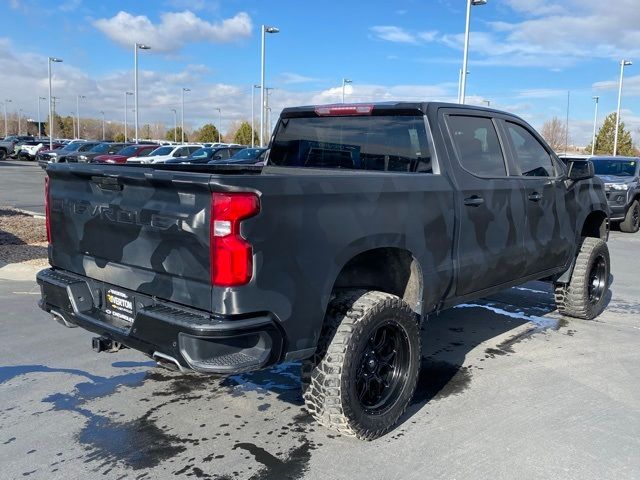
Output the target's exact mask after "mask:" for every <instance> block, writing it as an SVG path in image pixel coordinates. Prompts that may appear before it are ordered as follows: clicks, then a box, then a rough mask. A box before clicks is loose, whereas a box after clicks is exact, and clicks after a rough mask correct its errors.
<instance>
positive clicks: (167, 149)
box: [127, 145, 202, 163]
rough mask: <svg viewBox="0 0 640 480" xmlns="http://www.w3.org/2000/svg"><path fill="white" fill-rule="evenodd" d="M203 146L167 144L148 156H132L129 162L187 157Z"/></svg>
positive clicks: (163, 160) (152, 161) (156, 161)
mask: <svg viewBox="0 0 640 480" xmlns="http://www.w3.org/2000/svg"><path fill="white" fill-rule="evenodd" d="M201 148H202V147H201V146H200V145H165V146H162V147H158V148H157V149H155V150H154V151H153V152H151V153H150V154H149V155H147V156H146V157H136V158H131V159H129V160H127V163H164V162H166V161H167V160H171V159H174V158H186V157H188V156H189V155H191V154H192V153H193V152H195V151H197V150H200V149H201Z"/></svg>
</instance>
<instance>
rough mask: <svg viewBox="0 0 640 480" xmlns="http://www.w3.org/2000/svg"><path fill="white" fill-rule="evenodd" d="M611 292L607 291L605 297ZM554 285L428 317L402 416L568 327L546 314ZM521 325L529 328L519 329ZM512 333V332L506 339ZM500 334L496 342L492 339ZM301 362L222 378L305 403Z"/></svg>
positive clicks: (534, 285)
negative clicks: (528, 342) (521, 346)
mask: <svg viewBox="0 0 640 480" xmlns="http://www.w3.org/2000/svg"><path fill="white" fill-rule="evenodd" d="M610 297H611V292H610V291H609V292H608V299H610ZM555 309H556V307H555V303H554V298H553V291H552V287H551V285H550V284H548V283H544V282H530V283H528V284H526V285H523V286H520V287H514V288H511V289H508V290H505V291H503V292H500V293H498V294H496V295H493V296H491V297H488V298H485V299H482V300H479V301H477V302H473V303H467V304H462V305H459V306H457V307H454V308H451V309H448V310H445V311H443V312H440V313H439V314H437V315H430V316H429V318H428V319H427V320H426V321H425V322H424V324H423V326H422V369H421V374H420V378H419V381H418V386H417V389H416V393H415V395H414V398H413V400H412V404H411V407H410V408H409V409H408V412H407V414H406V415H405V421H406V418H408V417H410V416H411V415H413V414H414V413H416V412H417V411H418V410H419V409H420V408H421V407H422V406H423V405H424V404H426V403H428V402H429V401H432V400H439V399H441V398H444V397H447V396H450V395H458V394H461V393H462V392H463V391H464V390H465V389H466V388H467V387H468V386H469V384H470V382H471V378H472V371H473V369H474V368H480V367H481V366H482V363H481V362H484V361H485V360H487V359H490V358H495V357H496V356H501V355H510V354H513V353H514V349H513V347H514V345H516V344H517V343H518V342H521V341H523V340H525V339H527V338H530V337H531V336H532V335H534V334H536V333H539V332H542V331H544V330H547V329H552V330H557V329H559V328H561V327H565V326H566V325H567V323H568V322H567V321H566V320H564V319H562V318H553V317H549V316H547V315H548V314H549V313H551V312H553V311H555ZM524 325H528V327H525V328H524V329H523V328H519V327H522V326H524ZM510 331H514V333H513V335H511V336H508V337H506V338H505V337H504V334H507V333H508V332H510ZM497 337H500V341H497V342H494V343H492V342H491V340H492V339H494V338H497ZM481 345H484V347H485V348H484V350H481V351H480V352H477V353H478V355H479V357H480V358H478V360H477V361H476V363H474V364H470V363H469V358H468V356H469V352H471V351H472V350H474V349H476V348H478V347H479V346H481ZM299 373H300V365H299V363H286V364H282V365H277V366H275V367H273V368H270V369H267V370H264V371H259V372H253V373H247V374H242V375H234V376H232V377H229V378H227V379H225V380H223V381H222V382H221V385H222V386H226V387H231V388H232V389H233V391H234V392H236V394H237V395H243V394H244V393H247V392H249V391H252V390H254V391H257V392H259V391H270V392H271V393H275V394H276V395H277V397H278V398H279V399H280V400H283V401H286V402H289V403H292V404H294V405H299V406H300V405H303V401H302V397H301V395H300V379H299Z"/></svg>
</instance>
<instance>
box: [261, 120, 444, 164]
mask: <svg viewBox="0 0 640 480" xmlns="http://www.w3.org/2000/svg"><path fill="white" fill-rule="evenodd" d="M428 138H429V137H428V136H427V131H426V126H425V120H424V117H423V116H422V115H393V116H392V115H366V116H342V117H341V116H327V117H297V118H283V119H282V120H281V121H280V122H279V123H278V127H277V129H276V132H275V136H274V140H273V142H272V146H271V153H270V154H269V163H270V164H273V165H279V166H288V167H316V168H339V169H356V170H379V171H387V172H420V173H433V165H432V153H431V146H430V144H429V140H428Z"/></svg>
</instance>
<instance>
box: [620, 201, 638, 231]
mask: <svg viewBox="0 0 640 480" xmlns="http://www.w3.org/2000/svg"><path fill="white" fill-rule="evenodd" d="M639 229H640V202H638V200H634V201H633V202H631V205H630V206H629V209H628V210H627V214H626V215H625V217H624V220H623V221H622V222H620V231H622V232H625V233H636V232H637V231H638V230H639Z"/></svg>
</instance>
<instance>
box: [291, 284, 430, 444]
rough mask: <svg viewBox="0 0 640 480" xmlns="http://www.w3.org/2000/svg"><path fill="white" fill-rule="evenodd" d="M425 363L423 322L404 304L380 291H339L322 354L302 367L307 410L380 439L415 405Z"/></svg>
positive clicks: (329, 312) (327, 321) (362, 436)
mask: <svg viewBox="0 0 640 480" xmlns="http://www.w3.org/2000/svg"><path fill="white" fill-rule="evenodd" d="M420 358H421V339H420V328H419V322H418V318H417V316H416V314H415V313H414V312H413V311H412V310H411V308H410V307H409V305H407V303H406V302H404V301H403V300H402V299H400V298H399V297H397V296H395V295H391V294H388V293H383V292H377V291H365V290H351V291H346V292H344V293H339V294H338V295H337V296H336V297H335V298H334V300H333V301H331V303H330V304H329V307H328V309H327V316H326V318H325V325H324V327H323V330H322V333H321V338H320V340H319V342H318V349H317V351H316V353H315V354H314V356H313V357H312V358H311V359H309V360H306V361H305V362H304V363H303V365H302V385H303V397H304V400H305V403H306V406H307V409H308V411H309V413H310V414H311V415H312V416H313V417H314V418H315V419H316V420H317V421H318V422H319V423H321V424H322V425H324V426H326V427H329V428H332V429H334V430H337V431H339V432H340V433H342V434H345V435H350V436H355V437H357V438H359V439H362V440H373V439H375V438H378V437H380V436H382V435H384V434H385V433H387V432H389V431H390V430H391V429H393V427H394V426H395V425H396V423H397V421H398V419H399V418H400V416H401V415H402V414H403V413H404V411H405V410H406V408H407V406H408V405H409V401H410V400H411V398H412V396H413V394H414V392H415V389H416V384H417V381H418V374H419V371H420Z"/></svg>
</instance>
